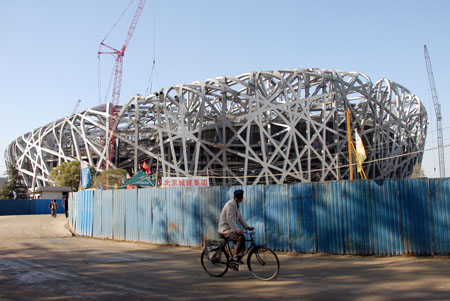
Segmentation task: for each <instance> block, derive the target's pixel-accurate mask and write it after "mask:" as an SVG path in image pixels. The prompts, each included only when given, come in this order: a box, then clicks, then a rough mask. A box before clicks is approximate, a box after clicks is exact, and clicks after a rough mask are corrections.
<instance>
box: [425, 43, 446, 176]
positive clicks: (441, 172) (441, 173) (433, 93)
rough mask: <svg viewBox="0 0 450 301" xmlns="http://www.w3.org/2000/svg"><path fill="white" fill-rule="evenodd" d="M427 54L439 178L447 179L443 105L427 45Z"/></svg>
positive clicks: (426, 61) (426, 60)
mask: <svg viewBox="0 0 450 301" xmlns="http://www.w3.org/2000/svg"><path fill="white" fill-rule="evenodd" d="M423 48H424V53H425V63H426V65H427V72H428V81H429V82H430V88H431V96H432V98H433V104H434V111H435V113H436V127H437V142H438V154H439V176H440V177H441V178H445V162H444V141H443V140H444V139H443V135H442V114H441V105H440V103H439V100H438V96H437V93H436V86H435V84H434V76H433V69H432V68H431V60H430V55H429V54H428V49H427V45H424V46H423Z"/></svg>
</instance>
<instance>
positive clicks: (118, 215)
mask: <svg viewBox="0 0 450 301" xmlns="http://www.w3.org/2000/svg"><path fill="white" fill-rule="evenodd" d="M129 191H130V190H129V189H127V190H113V194H114V197H113V220H112V222H113V238H114V239H120V240H125V239H126V235H125V216H126V201H127V192H129Z"/></svg>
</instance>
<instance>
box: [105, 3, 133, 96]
mask: <svg viewBox="0 0 450 301" xmlns="http://www.w3.org/2000/svg"><path fill="white" fill-rule="evenodd" d="M133 2H134V0H131V1H130V3H129V4H128V5H127V7H126V8H125V9H124V11H123V12H122V14H121V15H120V16H119V18H118V19H117V21H116V22H115V23H114V25H113V26H112V27H111V29H110V30H109V31H108V32H107V33H106V35H105V37H104V38H103V40H102V41H101V42H100V44H99V46H98V51H97V53H98V55H97V69H98V102H99V103H100V104H104V103H106V100H107V98H108V95H109V91H110V89H111V85H112V80H113V75H114V68H113V69H112V71H111V75H110V77H109V83H108V89H107V90H106V93H105V99H104V100H103V101H102V73H101V60H100V51H101V50H102V46H103V45H102V44H103V42H105V40H106V39H107V38H108V36H109V35H110V33H111V32H112V31H113V29H114V28H115V27H116V26H117V24H118V23H119V22H120V20H121V19H122V17H123V16H124V15H125V13H126V12H127V10H128V9H129V8H130V6H131V4H133Z"/></svg>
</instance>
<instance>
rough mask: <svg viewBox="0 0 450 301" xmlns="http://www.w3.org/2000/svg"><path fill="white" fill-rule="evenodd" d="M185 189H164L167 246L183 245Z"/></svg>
mask: <svg viewBox="0 0 450 301" xmlns="http://www.w3.org/2000/svg"><path fill="white" fill-rule="evenodd" d="M184 189H187V188H182V187H173V188H170V189H165V192H166V200H167V239H168V243H169V244H182V243H183V232H184V231H183V205H184V203H185V195H183V194H182V191H183V190H184Z"/></svg>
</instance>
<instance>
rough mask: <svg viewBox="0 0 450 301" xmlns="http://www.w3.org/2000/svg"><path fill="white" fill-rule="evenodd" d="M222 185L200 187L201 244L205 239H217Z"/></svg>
mask: <svg viewBox="0 0 450 301" xmlns="http://www.w3.org/2000/svg"><path fill="white" fill-rule="evenodd" d="M222 198H223V197H222V187H220V186H213V187H208V188H201V193H200V196H199V199H200V210H201V220H202V230H201V231H202V232H201V233H202V235H203V237H202V245H204V243H205V241H206V240H207V239H218V238H219V234H218V232H217V230H218V228H219V217H220V212H221V210H222V206H221V205H222Z"/></svg>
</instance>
